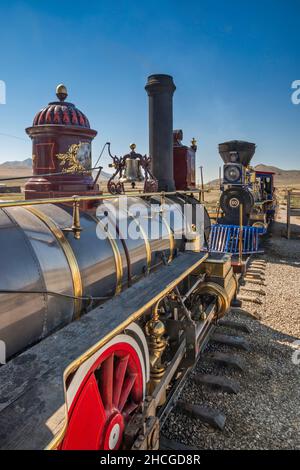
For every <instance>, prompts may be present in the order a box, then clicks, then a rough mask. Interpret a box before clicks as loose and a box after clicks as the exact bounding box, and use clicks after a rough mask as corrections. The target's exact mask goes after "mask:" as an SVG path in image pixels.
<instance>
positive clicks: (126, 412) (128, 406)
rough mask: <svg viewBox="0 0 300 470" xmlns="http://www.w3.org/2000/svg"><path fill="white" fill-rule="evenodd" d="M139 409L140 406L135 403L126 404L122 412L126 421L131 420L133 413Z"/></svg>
mask: <svg viewBox="0 0 300 470" xmlns="http://www.w3.org/2000/svg"><path fill="white" fill-rule="evenodd" d="M137 407H138V404H137V403H135V402H134V401H132V402H131V403H126V405H125V406H124V408H123V411H122V415H123V417H124V418H125V420H127V419H128V418H129V416H130V415H131V413H133V411H135V410H136V409H137Z"/></svg>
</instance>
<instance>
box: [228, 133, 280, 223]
mask: <svg viewBox="0 0 300 470" xmlns="http://www.w3.org/2000/svg"><path fill="white" fill-rule="evenodd" d="M255 147H256V145H255V144H254V143H251V142H244V141H238V140H233V141H229V142H224V143H222V144H219V153H220V155H221V158H222V160H223V162H224V166H223V182H222V186H221V192H222V194H221V198H220V207H221V209H222V211H223V214H224V217H223V218H222V220H221V223H222V224H232V225H240V223H241V220H242V224H243V225H244V226H248V225H251V226H252V225H253V226H255V227H263V228H266V227H267V225H268V224H269V223H270V222H271V221H272V220H273V219H274V215H275V205H276V204H275V201H274V173H272V172H263V171H257V170H255V169H254V168H252V167H251V166H250V162H251V160H252V158H253V155H254V153H255Z"/></svg>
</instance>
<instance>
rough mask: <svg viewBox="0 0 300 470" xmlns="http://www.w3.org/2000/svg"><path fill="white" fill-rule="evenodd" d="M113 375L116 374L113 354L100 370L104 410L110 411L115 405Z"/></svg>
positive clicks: (100, 387) (100, 386)
mask: <svg viewBox="0 0 300 470" xmlns="http://www.w3.org/2000/svg"><path fill="white" fill-rule="evenodd" d="M113 374H114V354H111V355H110V356H109V357H108V358H107V359H105V361H103V363H102V364H101V369H100V384H99V390H100V395H101V398H102V402H103V405H104V408H105V409H106V410H107V411H108V410H111V409H112V404H113Z"/></svg>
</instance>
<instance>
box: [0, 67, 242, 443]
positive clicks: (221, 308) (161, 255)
mask: <svg viewBox="0 0 300 470" xmlns="http://www.w3.org/2000/svg"><path fill="white" fill-rule="evenodd" d="M146 91H147V94H148V96H149V144H150V152H149V153H150V157H147V156H142V155H141V154H138V153H136V151H135V146H134V145H131V151H130V153H127V154H126V155H124V156H123V157H117V156H114V155H112V166H113V168H114V170H115V171H114V174H113V176H112V178H111V179H110V181H109V185H108V192H106V193H103V192H102V191H100V189H99V186H98V184H97V181H96V179H94V178H93V175H92V172H91V167H92V165H91V144H92V140H93V138H94V137H95V135H96V133H97V132H96V131H95V130H93V129H91V127H90V124H89V121H88V119H87V117H86V116H85V115H84V114H83V113H82V112H81V111H80V110H79V109H78V108H77V107H76V106H75V105H74V104H72V103H69V102H66V101H65V100H66V98H67V90H66V88H65V86H63V85H60V86H58V87H57V98H58V100H57V101H54V102H51V103H49V105H48V106H46V107H45V108H43V109H42V110H41V111H39V112H38V113H37V115H36V116H35V118H34V121H33V125H32V126H31V127H29V128H27V129H26V132H27V134H28V135H29V136H30V138H31V139H32V149H33V151H32V161H33V176H32V177H31V178H30V179H29V181H28V182H27V183H26V186H25V200H24V201H0V252H1V277H0V340H1V341H0V346H1V351H2V352H3V351H5V352H6V359H7V361H6V363H5V364H3V365H2V366H1V367H0V448H2V449H45V448H47V449H62V450H68V449H106V450H117V449H121V448H122V449H157V448H158V446H159V425H160V420H161V417H162V416H163V415H164V412H165V411H164V410H165V409H166V407H167V404H168V402H169V400H170V396H171V393H172V390H173V387H174V386H175V384H176V381H177V380H178V378H179V377H180V376H182V375H183V374H184V373H185V372H186V370H187V369H188V368H189V367H191V366H192V365H193V364H194V363H195V361H196V360H197V358H198V356H199V353H200V351H201V349H202V348H203V346H204V344H205V342H206V340H207V335H208V334H209V332H210V331H211V329H212V327H213V325H214V324H215V323H216V322H217V321H218V319H219V318H220V317H222V316H223V315H225V314H226V312H227V310H228V309H229V307H230V304H231V301H232V300H233V299H234V297H235V294H236V290H237V283H236V278H235V276H234V273H233V270H232V267H231V262H230V257H229V256H227V255H218V254H216V255H211V254H209V253H208V252H207V250H205V249H204V248H205V245H206V241H207V239H208V237H209V232H210V222H209V218H208V216H207V213H206V210H205V208H204V206H203V205H202V204H201V203H200V199H201V198H200V197H199V194H200V192H199V190H197V189H196V186H195V164H194V163H195V153H196V149H197V146H196V142H195V140H193V141H192V145H191V146H185V145H183V144H182V138H183V136H182V132H180V131H175V132H174V134H173V109H172V97H173V93H174V91H175V85H174V82H173V79H172V77H171V76H169V75H151V76H149V77H148V81H147V84H146ZM141 182H142V184H143V188H142V189H141V188H139V185H140V183H141ZM126 185H127V186H128V188H129V189H128V188H127V189H126ZM125 202H126V204H125ZM115 214H117V216H116V217H115ZM199 214H200V216H199ZM169 215H170V216H169ZM149 227H150V230H149ZM2 357H3V355H2ZM2 362H5V361H3V360H2Z"/></svg>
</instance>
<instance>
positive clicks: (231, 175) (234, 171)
mask: <svg viewBox="0 0 300 470" xmlns="http://www.w3.org/2000/svg"><path fill="white" fill-rule="evenodd" d="M240 177H241V172H240V169H239V168H238V167H237V166H234V165H228V166H227V167H226V168H225V169H224V179H225V180H226V181H228V182H230V183H236V182H237V181H239V180H240Z"/></svg>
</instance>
